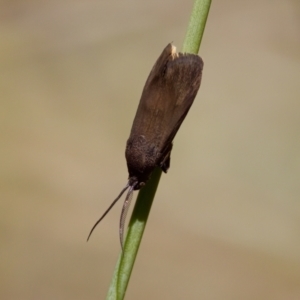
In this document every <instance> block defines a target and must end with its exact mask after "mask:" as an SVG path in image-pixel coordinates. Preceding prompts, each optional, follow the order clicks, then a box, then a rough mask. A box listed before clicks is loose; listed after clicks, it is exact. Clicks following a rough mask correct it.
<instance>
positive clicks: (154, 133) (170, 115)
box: [131, 44, 203, 154]
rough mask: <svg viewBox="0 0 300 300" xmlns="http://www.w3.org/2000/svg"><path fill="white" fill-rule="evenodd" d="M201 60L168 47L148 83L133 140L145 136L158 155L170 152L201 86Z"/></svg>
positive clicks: (152, 71)
mask: <svg viewBox="0 0 300 300" xmlns="http://www.w3.org/2000/svg"><path fill="white" fill-rule="evenodd" d="M202 69H203V61H202V59H201V58H200V57H199V56H198V55H195V54H182V53H176V48H175V47H174V46H173V45H172V44H168V45H167V46H166V47H165V49H164V50H163V52H162V53H161V55H160V56H159V58H158V59H157V61H156V63H155V65H154V66H153V68H152V70H151V72H150V74H149V76H148V79H147V81H146V84H145V87H144V90H143V93H142V96H141V100H140V103H139V106H138V109H137V113H136V116H135V119H134V121H133V125H132V130H131V136H141V135H142V136H143V137H144V138H145V140H146V141H147V144H151V145H152V146H153V147H155V148H156V149H157V151H158V152H159V153H162V154H163V153H164V152H165V151H167V149H168V148H170V144H171V143H172V140H173V139H174V137H175V135H176V133H177V131H178V129H179V127H180V125H181V123H182V122H183V120H184V118H185V116H186V115H187V113H188V111H189V109H190V107H191V105H192V103H193V101H194V99H195V97H196V94H197V92H198V89H199V87H200V83H201V75H202Z"/></svg>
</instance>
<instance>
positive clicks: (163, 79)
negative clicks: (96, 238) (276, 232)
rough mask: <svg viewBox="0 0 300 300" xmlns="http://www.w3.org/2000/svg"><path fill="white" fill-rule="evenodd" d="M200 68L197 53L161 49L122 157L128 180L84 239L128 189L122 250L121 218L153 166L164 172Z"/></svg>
mask: <svg viewBox="0 0 300 300" xmlns="http://www.w3.org/2000/svg"><path fill="white" fill-rule="evenodd" d="M202 69H203V61H202V59H201V57H200V56H198V55H195V54H189V53H177V52H176V47H175V46H173V45H172V44H168V45H167V46H166V47H165V48H164V50H163V51H162V53H161V55H160V56H159V57H158V59H157V61H156V63H155V64H154V66H153V68H152V70H151V72H150V74H149V76H148V79H147V81H146V83H145V86H144V89H143V92H142V96H141V99H140V102H139V106H138V108H137V112H136V115H135V118H134V120H133V124H132V128H131V132H130V136H129V138H128V140H127V144H126V151H125V157H126V161H127V167H128V173H129V177H128V182H127V184H126V186H125V187H124V188H123V189H122V191H121V193H120V194H119V195H118V197H117V198H116V199H115V200H114V201H113V202H112V204H111V205H110V206H109V207H108V209H107V210H106V211H105V212H104V214H103V215H102V216H101V218H100V219H99V220H98V221H97V222H96V223H95V225H94V226H93V227H92V229H91V231H90V234H89V236H88V239H89V238H90V236H91V234H92V232H93V231H94V229H95V228H96V226H97V225H98V224H99V223H100V222H101V221H102V219H103V218H104V217H105V216H106V215H107V213H108V212H109V211H110V210H111V208H112V207H113V206H114V205H115V204H116V202H117V201H118V200H119V199H120V198H121V196H122V195H123V194H124V192H125V191H126V190H127V189H128V192H127V195H126V198H125V202H124V204H123V208H122V212H121V217H120V224H119V237H120V243H121V247H122V249H123V233H124V224H125V218H126V214H127V211H128V208H129V205H130V202H131V199H132V195H133V191H135V190H139V189H141V188H142V187H143V186H144V185H145V184H146V182H147V181H148V179H149V177H150V176H151V173H152V172H153V171H154V169H155V168H156V167H159V168H161V169H162V170H163V171H164V172H165V173H167V171H168V169H169V167H170V155H171V151H172V147H173V143H172V142H173V139H174V137H175V135H176V133H177V131H178V129H179V127H180V126H181V124H182V122H183V120H184V119H185V117H186V115H187V113H188V111H189V109H190V107H191V105H192V104H193V101H194V99H195V97H196V95H197V92H198V90H199V87H200V83H201V77H202Z"/></svg>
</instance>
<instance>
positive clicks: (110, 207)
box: [86, 182, 131, 241]
mask: <svg viewBox="0 0 300 300" xmlns="http://www.w3.org/2000/svg"><path fill="white" fill-rule="evenodd" d="M128 187H129V182H128V183H127V184H126V186H125V187H124V188H123V190H122V191H121V193H120V194H119V196H118V197H117V198H116V199H115V200H114V201H113V202H112V204H111V205H110V206H109V207H108V209H107V210H106V211H105V212H104V214H103V215H102V216H101V218H100V219H99V220H98V221H97V222H96V223H95V225H94V226H93V227H92V229H91V231H90V234H89V236H88V238H87V240H86V241H88V240H89V238H90V236H91V235H92V233H93V231H94V229H95V228H96V227H97V225H98V224H99V223H100V222H101V221H102V220H103V218H104V217H105V216H106V215H107V214H108V212H109V211H110V210H111V209H112V208H113V206H114V205H115V204H116V203H117V201H118V200H119V199H120V198H121V197H122V195H123V194H124V192H125V191H126V190H127V189H128ZM130 188H131V187H130ZM126 198H127V197H126Z"/></svg>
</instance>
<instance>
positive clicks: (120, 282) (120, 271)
mask: <svg viewBox="0 0 300 300" xmlns="http://www.w3.org/2000/svg"><path fill="white" fill-rule="evenodd" d="M210 4H211V0H195V2H194V6H193V10H192V14H191V18H190V22H189V26H188V30H187V33H186V37H185V40H184V44H183V52H187V53H194V54H197V53H198V51H199V47H200V43H201V40H202V36H203V32H204V28H205V24H206V20H207V16H208V12H209V8H210ZM161 172H162V171H161V169H160V168H156V169H155V170H154V172H153V173H152V175H151V178H150V180H149V181H148V182H147V184H146V186H145V187H143V188H142V189H141V190H140V192H139V195H138V198H137V200H136V204H135V207H134V210H133V213H132V216H131V219H130V222H129V226H128V231H127V235H126V239H125V243H124V251H123V252H122V253H121V254H120V257H119V259H118V262H117V265H116V267H115V270H114V275H113V279H112V282H111V285H110V288H109V291H108V294H107V298H106V299H107V300H122V299H124V297H125V293H126V289H127V286H128V283H129V279H130V275H131V272H132V269H133V265H134V262H135V258H136V255H137V252H138V249H139V246H140V243H141V239H142V236H143V232H144V230H145V227H146V223H147V219H148V216H149V213H150V209H151V205H152V202H153V199H154V196H155V192H156V190H157V187H158V183H159V179H160V176H161Z"/></svg>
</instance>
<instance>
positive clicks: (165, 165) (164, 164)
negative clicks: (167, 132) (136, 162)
mask: <svg viewBox="0 0 300 300" xmlns="http://www.w3.org/2000/svg"><path fill="white" fill-rule="evenodd" d="M172 147H173V144H172V143H171V144H169V146H168V147H167V148H166V150H165V151H164V152H165V154H163V155H162V157H163V158H162V161H161V163H160V165H159V166H160V168H161V169H162V170H163V171H164V172H165V173H167V172H168V169H169V168H170V161H171V151H172Z"/></svg>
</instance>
